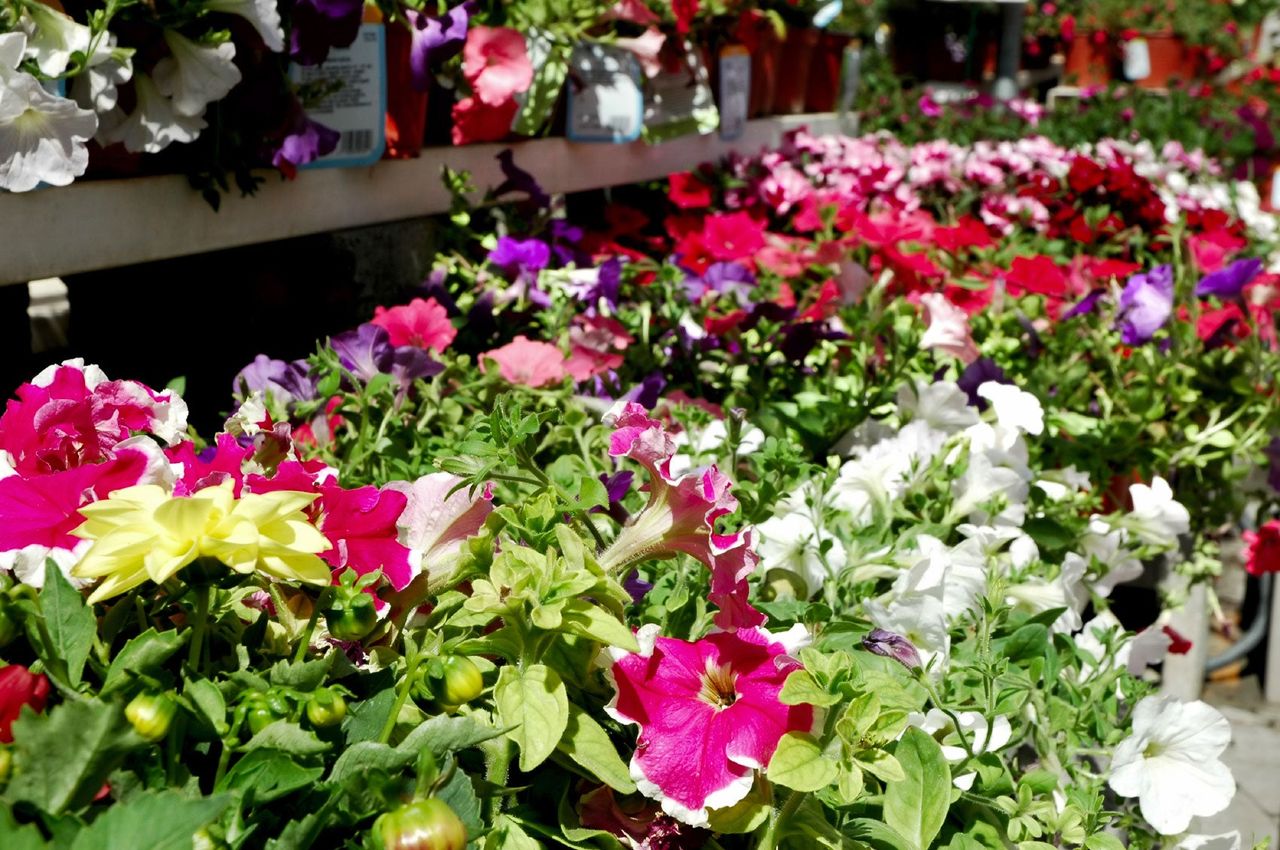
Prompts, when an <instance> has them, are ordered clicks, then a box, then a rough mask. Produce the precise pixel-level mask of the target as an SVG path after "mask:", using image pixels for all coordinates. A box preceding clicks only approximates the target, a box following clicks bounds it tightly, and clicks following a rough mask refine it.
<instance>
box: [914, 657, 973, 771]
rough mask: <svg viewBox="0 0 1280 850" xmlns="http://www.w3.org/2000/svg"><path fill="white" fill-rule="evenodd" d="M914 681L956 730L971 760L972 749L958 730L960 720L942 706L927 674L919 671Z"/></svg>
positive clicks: (959, 729)
mask: <svg viewBox="0 0 1280 850" xmlns="http://www.w3.org/2000/svg"><path fill="white" fill-rule="evenodd" d="M916 681H917V682H919V683H920V687H922V688H924V690H925V693H927V694H928V695H929V701H930V702H932V703H933V704H934V707H936V708H937V709H938V710H939V711H941V712H942V713H943V714H945V715H946V716H947V717H948V718H950V720H951V725H952V726H954V727H955V729H956V737H958V738H959V739H960V743H961V744H963V745H964V751H965V752H966V753H968V754H969V758H973V757H974V756H975V755H976V754H975V753H974V751H973V747H972V746H971V745H970V744H969V739H968V738H966V737H965V734H964V731H963V730H962V729H961V728H960V718H959V717H957V716H956V713H955V712H954V711H952V710H951V709H949V708H947V707H946V706H944V705H943V704H942V700H941V699H940V698H939V697H938V691H937V689H936V688H934V686H933V683H932V682H930V681H929V677H928V674H927V673H925V672H924V671H923V670H921V671H919V675H918V676H916Z"/></svg>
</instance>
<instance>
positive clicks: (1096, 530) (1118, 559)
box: [1080, 517, 1142, 596]
mask: <svg viewBox="0 0 1280 850" xmlns="http://www.w3.org/2000/svg"><path fill="white" fill-rule="evenodd" d="M1124 543H1125V531H1124V529H1122V528H1112V527H1111V526H1110V525H1109V524H1108V523H1107V521H1106V520H1105V519H1102V518H1101V517H1093V518H1092V519H1091V520H1089V530H1088V531H1087V532H1085V534H1084V536H1082V537H1081V538H1080V546H1081V548H1082V549H1083V550H1084V554H1085V555H1087V556H1088V557H1089V558H1091V559H1093V561H1094V562H1095V563H1098V564H1101V565H1102V568H1103V570H1104V572H1103V574H1102V575H1101V576H1099V577H1098V578H1092V579H1090V580H1089V587H1090V588H1091V589H1092V590H1093V592H1094V593H1096V594H1098V595H1099V596H1110V595H1111V591H1112V590H1114V589H1115V587H1116V585H1119V584H1124V583H1125V582H1129V581H1133V580H1134V579H1135V578H1137V577H1138V576H1140V575H1142V562H1141V561H1139V560H1138V559H1137V558H1135V557H1133V554H1132V553H1131V552H1130V551H1129V550H1128V549H1126V548H1125V545H1124Z"/></svg>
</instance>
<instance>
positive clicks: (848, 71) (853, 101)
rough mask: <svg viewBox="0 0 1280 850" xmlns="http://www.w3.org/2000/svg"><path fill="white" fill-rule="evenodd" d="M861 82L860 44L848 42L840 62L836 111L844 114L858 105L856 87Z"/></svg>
mask: <svg viewBox="0 0 1280 850" xmlns="http://www.w3.org/2000/svg"><path fill="white" fill-rule="evenodd" d="M861 84H862V45H861V44H859V43H856V42H855V43H854V44H850V45H849V46H848V47H846V48H845V49H844V57H843V60H842V61H841V63H840V101H839V103H838V104H837V106H836V112H838V113H839V114H840V115H846V114H848V113H849V112H852V111H853V108H854V107H855V106H857V105H858V87H859V86H860V85H861Z"/></svg>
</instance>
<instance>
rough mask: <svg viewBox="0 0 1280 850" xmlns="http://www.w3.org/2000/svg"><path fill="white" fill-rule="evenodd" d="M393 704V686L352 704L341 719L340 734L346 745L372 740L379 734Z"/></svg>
mask: <svg viewBox="0 0 1280 850" xmlns="http://www.w3.org/2000/svg"><path fill="white" fill-rule="evenodd" d="M395 704H396V691H395V688H391V687H388V688H385V689H384V690H381V691H378V692H377V693H376V694H374V695H373V696H371V697H369V698H368V699H366V700H361V701H360V702H357V703H355V704H354V705H352V706H351V710H350V712H349V713H348V714H347V719H346V720H344V721H342V734H343V737H344V738H346V741H347V745H348V746H350V745H351V744H355V743H358V742H360V741H372V740H375V739H376V738H377V737H378V736H379V735H381V734H382V727H383V726H385V725H386V723H387V718H388V717H390V716H391V711H392V709H394V708H395Z"/></svg>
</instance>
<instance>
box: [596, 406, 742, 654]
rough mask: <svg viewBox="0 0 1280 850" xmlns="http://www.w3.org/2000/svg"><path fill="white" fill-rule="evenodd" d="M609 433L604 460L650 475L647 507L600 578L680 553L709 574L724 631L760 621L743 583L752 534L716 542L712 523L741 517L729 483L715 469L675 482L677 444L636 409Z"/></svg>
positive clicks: (611, 417) (619, 415)
mask: <svg viewBox="0 0 1280 850" xmlns="http://www.w3.org/2000/svg"><path fill="white" fill-rule="evenodd" d="M606 421H607V422H611V423H612V424H613V426H614V429H615V430H614V432H613V434H612V435H611V437H610V442H609V454H611V455H612V456H614V457H629V458H631V459H632V460H635V461H637V462H638V463H640V464H642V465H643V466H644V467H645V468H646V469H648V470H649V475H650V478H649V485H648V486H649V500H648V502H647V503H646V504H645V506H644V509H643V510H641V511H640V513H639V514H637V515H636V516H635V518H634V519H633V520H632V521H631V522H630V523H629V524H628V525H626V526H625V527H624V528H623V529H622V531H621V532H619V534H618V537H617V539H615V540H614V541H613V544H612V545H611V546H610V547H609V548H608V549H607V550H605V552H604V553H603V554H602V555H601V556H600V565H601V567H603V568H604V569H605V570H609V571H613V572H620V571H621V570H622V569H623V568H625V567H627V566H630V565H632V564H634V563H636V562H638V561H640V560H642V559H644V558H649V557H653V556H655V555H662V554H664V553H665V554H673V553H675V552H684V553H685V554H687V555H690V556H692V557H694V558H697V559H698V560H699V561H701V562H702V563H703V564H705V565H706V566H707V567H708V568H709V569H710V570H711V601H712V603H713V604H715V605H716V606H717V607H718V608H719V609H720V611H719V612H718V613H717V614H716V618H715V622H716V625H717V626H719V627H720V628H722V629H739V628H752V627H755V626H758V625H760V624H761V623H763V622H764V615H763V614H761V613H760V612H759V611H757V610H756V609H755V608H753V607H752V606H751V604H750V603H749V602H748V601H747V577H748V576H750V575H751V574H752V573H753V572H754V571H755V568H756V565H757V564H758V563H759V561H760V558H759V556H758V555H756V553H755V551H754V549H753V541H752V532H751V530H750V529H746V530H744V531H739V532H737V533H735V534H720V533H718V532H717V531H716V522H717V520H719V519H720V518H721V517H723V516H726V515H728V514H731V513H733V512H734V511H736V510H737V509H738V500H737V499H735V498H734V497H733V495H732V494H731V493H730V492H729V489H730V487H731V486H732V482H731V481H730V480H729V478H728V476H726V475H725V474H724V473H722V472H720V470H718V469H716V467H714V466H710V467H707V468H706V469H702V470H698V471H694V472H690V473H687V474H685V475H682V476H680V477H679V478H674V477H672V475H671V457H672V455H674V454H675V451H676V448H677V446H676V443H675V440H674V438H673V437H672V436H671V435H670V434H669V433H668V432H667V431H666V429H665V428H663V426H662V423H660V422H659V421H658V420H656V419H651V418H649V416H648V414H646V413H645V411H644V408H643V407H641V406H640V405H638V404H636V403H634V402H625V403H619V404H618V405H615V406H614V409H613V410H611V411H610V412H609V414H608V415H607V416H606Z"/></svg>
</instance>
